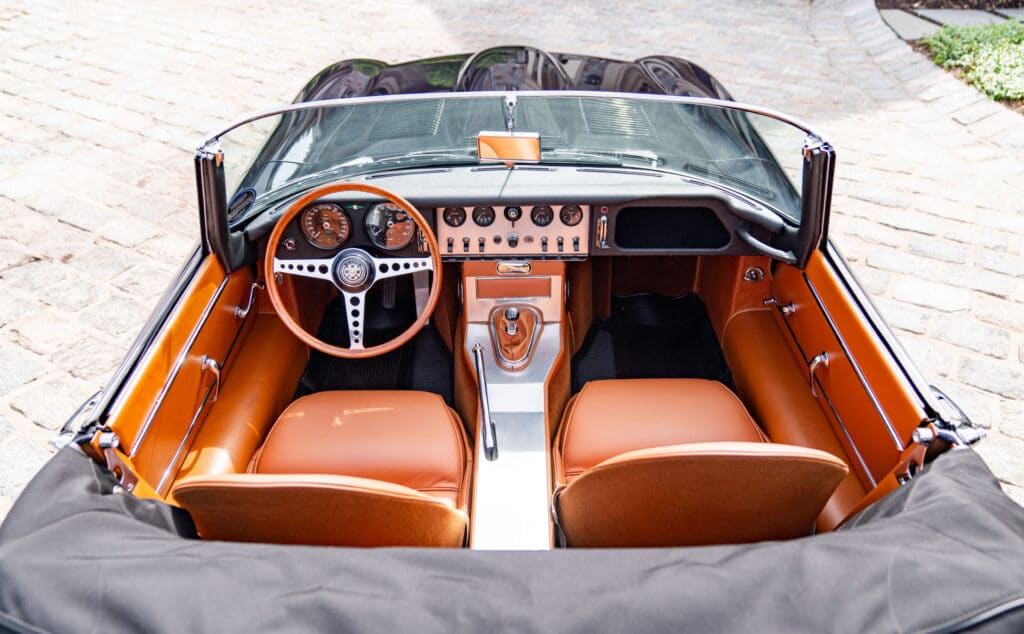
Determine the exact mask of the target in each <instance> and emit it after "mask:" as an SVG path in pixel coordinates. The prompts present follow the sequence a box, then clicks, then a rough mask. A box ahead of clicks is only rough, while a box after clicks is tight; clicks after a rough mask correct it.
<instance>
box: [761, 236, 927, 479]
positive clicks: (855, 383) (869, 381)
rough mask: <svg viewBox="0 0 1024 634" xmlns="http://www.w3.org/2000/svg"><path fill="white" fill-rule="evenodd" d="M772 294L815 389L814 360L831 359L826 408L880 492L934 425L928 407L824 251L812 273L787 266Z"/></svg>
mask: <svg viewBox="0 0 1024 634" xmlns="http://www.w3.org/2000/svg"><path fill="white" fill-rule="evenodd" d="M772 293H773V296H774V298H775V300H776V301H777V306H778V307H779V311H778V315H779V320H780V321H781V322H782V323H783V324H784V327H785V328H786V329H788V330H789V331H790V332H791V333H792V335H793V341H794V343H795V348H796V353H797V354H798V355H799V356H800V357H801V358H802V360H803V362H804V369H805V372H806V376H807V379H808V387H810V385H811V381H812V377H811V372H810V370H809V368H810V366H811V364H812V360H813V359H814V358H815V357H816V356H817V355H819V354H823V355H827V366H826V365H824V364H822V365H820V366H819V367H818V369H817V371H816V372H815V373H814V376H813V380H814V382H815V385H814V387H815V390H816V392H817V394H818V400H819V403H820V405H821V407H822V410H823V411H824V412H825V413H826V415H827V416H828V417H829V418H830V420H831V422H832V424H833V425H834V427H835V430H836V435H837V437H838V438H839V439H840V441H841V442H843V444H844V445H846V447H845V448H846V449H847V451H848V452H850V455H851V457H856V456H857V455H859V456H860V457H861V458H862V459H863V465H864V466H866V468H867V473H868V474H869V475H870V478H869V481H870V482H871V483H872V484H874V483H875V482H877V481H878V480H879V479H880V478H882V477H883V476H884V475H885V474H886V473H888V472H889V470H890V469H891V468H892V467H893V465H894V464H895V463H896V461H897V460H898V459H899V456H900V453H901V452H902V451H903V449H904V447H905V445H906V443H907V442H908V441H909V439H910V435H911V433H912V432H913V430H914V428H916V427H917V426H918V425H919V424H920V423H921V422H922V421H923V420H924V419H925V418H926V416H925V412H924V409H923V408H922V406H921V403H920V401H919V400H918V399H917V397H916V396H915V393H914V391H913V389H912V388H911V386H910V384H909V382H908V381H907V379H906V376H905V375H904V373H903V371H902V369H901V368H900V367H899V365H898V364H897V363H896V361H895V360H894V359H893V358H892V356H891V354H890V353H889V352H888V350H887V349H886V348H885V347H884V346H883V345H882V343H881V342H880V341H879V339H878V337H877V335H876V334H875V332H874V329H873V328H871V326H870V324H869V323H868V322H867V320H866V319H865V318H864V316H863V315H862V314H861V313H860V311H859V309H858V308H857V306H856V304H855V303H854V302H853V301H852V299H851V298H850V296H849V293H848V292H847V290H846V289H845V287H844V286H843V285H842V283H841V282H840V280H839V279H838V277H837V276H836V274H835V272H834V271H832V269H831V267H830V265H829V263H828V261H827V260H826V259H825V258H824V256H823V255H822V253H821V252H820V251H815V252H814V254H812V256H811V258H810V260H809V261H808V265H807V268H806V270H804V271H801V270H800V269H797V268H795V267H792V266H788V265H781V266H779V267H778V269H777V270H776V271H775V275H774V281H773V284H772ZM852 466H857V465H852Z"/></svg>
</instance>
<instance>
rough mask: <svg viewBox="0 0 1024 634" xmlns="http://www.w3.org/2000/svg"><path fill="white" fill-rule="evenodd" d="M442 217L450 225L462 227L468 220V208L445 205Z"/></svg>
mask: <svg viewBox="0 0 1024 634" xmlns="http://www.w3.org/2000/svg"><path fill="white" fill-rule="evenodd" d="M441 217H442V218H444V223H445V224H446V225H448V226H449V227H461V226H462V223H464V222H466V210H465V209H463V208H462V207H445V208H444V212H442V214H441Z"/></svg>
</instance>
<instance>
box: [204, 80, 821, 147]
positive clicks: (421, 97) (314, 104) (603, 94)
mask: <svg viewBox="0 0 1024 634" xmlns="http://www.w3.org/2000/svg"><path fill="white" fill-rule="evenodd" d="M514 92H515V95H516V97H517V98H523V97H525V98H530V97H547V98H560V97H566V98H580V97H587V98H593V99H632V100H634V101H655V102H666V103H678V104H689V105H700V106H709V107H715V108H728V109H731V110H740V111H743V112H749V113H752V114H757V115H762V116H765V117H770V118H772V119H776V120H778V121H782V122H783V123H787V124H789V125H791V126H793V127H795V128H798V129H800V130H803V131H804V132H805V133H807V134H808V135H810V136H811V137H814V141H815V144H816V145H819V144H823V143H824V139H825V137H824V135H822V134H821V133H820V132H818V131H817V130H815V129H814V128H812V127H811V126H809V125H808V124H806V123H804V122H803V121H801V120H800V119H797V118H796V117H792V116H790V115H788V114H785V113H783V112H779V111H778V110H772V109H771V108H765V107H762V106H755V105H753V104H747V103H743V102H739V101H727V100H724V99H710V98H707V97H678V96H674V95H647V94H639V93H631V92H609V91H596V90H520V91H514ZM508 94H509V92H508V91H501V90H491V91H474V92H425V93H409V94H401V95H376V96H369V97H349V98H345V99H325V100H323V101H305V102H302V103H293V104H288V105H286V106H279V107H277V108H271V109H269V110H263V111H261V112H256V113H253V114H251V115H248V116H245V117H243V118H241V119H238V120H236V121H234V122H233V123H231V124H230V125H228V126H227V127H225V128H223V129H221V130H219V131H218V132H215V133H212V134H209V135H207V137H206V139H205V140H204V141H203V142H202V143H201V144H200V145H199V148H198V150H202V149H203V148H206V147H207V146H209V145H210V144H212V143H217V142H219V140H220V138H221V137H222V136H224V135H225V134H227V133H229V132H231V131H232V130H235V129H236V128H239V127H241V126H243V125H245V124H247V123H252V122H253V121H258V120H260V119H264V118H266V117H272V116H274V115H278V114H285V113H289V112H299V111H302V110H316V109H321V108H333V107H336V106H354V105H359V104H370V103H385V102H389V101H427V100H436V99H480V98H487V97H493V98H495V99H503V98H504V97H505V96H506V95H508ZM198 150H197V151H198Z"/></svg>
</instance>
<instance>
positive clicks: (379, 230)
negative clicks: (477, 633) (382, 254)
mask: <svg viewBox="0 0 1024 634" xmlns="http://www.w3.org/2000/svg"><path fill="white" fill-rule="evenodd" d="M364 226H365V227H366V235H367V236H369V238H370V241H371V242H373V243H374V244H375V245H376V246H378V247H380V248H382V249H386V250H388V251H395V250H398V249H401V248H404V247H406V246H408V245H409V243H410V242H412V239H413V237H414V236H415V235H416V222H415V221H414V220H413V219H412V216H410V215H409V213H408V212H407V211H405V210H404V209H402V208H401V207H399V206H397V205H393V204H391V203H377V204H376V205H374V206H373V207H370V210H369V211H368V212H366V219H365V220H364Z"/></svg>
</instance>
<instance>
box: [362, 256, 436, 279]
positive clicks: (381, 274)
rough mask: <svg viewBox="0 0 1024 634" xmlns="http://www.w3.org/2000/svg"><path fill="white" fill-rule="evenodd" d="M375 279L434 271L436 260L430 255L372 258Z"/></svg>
mask: <svg viewBox="0 0 1024 634" xmlns="http://www.w3.org/2000/svg"><path fill="white" fill-rule="evenodd" d="M372 260H373V269H374V272H373V279H374V281H380V280H386V279H388V278H389V277H398V276H399V275H410V274H412V273H416V272H418V271H433V270H434V261H433V259H432V258H431V257H430V256H427V257H425V258H372Z"/></svg>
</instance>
